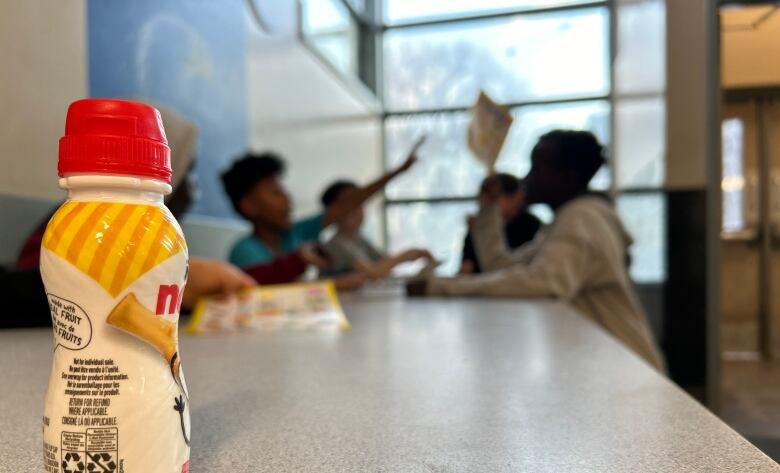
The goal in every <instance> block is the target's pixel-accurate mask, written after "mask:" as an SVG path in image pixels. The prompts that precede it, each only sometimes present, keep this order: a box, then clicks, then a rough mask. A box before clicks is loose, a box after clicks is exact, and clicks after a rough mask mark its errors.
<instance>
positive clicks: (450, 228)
mask: <svg viewBox="0 0 780 473" xmlns="http://www.w3.org/2000/svg"><path fill="white" fill-rule="evenodd" d="M476 211H477V204H476V202H444V203H436V202H418V203H410V204H400V205H399V204H396V205H393V204H391V205H389V206H388V207H387V234H388V239H389V245H388V250H389V251H390V252H398V251H403V250H405V249H408V248H412V247H418V248H428V249H430V250H431V253H433V256H434V257H435V258H436V259H437V260H438V261H441V262H442V265H441V266H440V267H439V268H438V271H439V272H440V273H442V274H455V273H457V271H458V268H460V263H461V253H462V250H463V240H464V239H465V238H466V219H467V218H468V216H469V215H472V214H474V213H476ZM416 269H419V267H407V268H406V271H407V272H410V273H411V272H415V271H414V270H416Z"/></svg>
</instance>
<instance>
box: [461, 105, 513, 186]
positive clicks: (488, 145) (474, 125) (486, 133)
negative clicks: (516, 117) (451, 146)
mask: <svg viewBox="0 0 780 473" xmlns="http://www.w3.org/2000/svg"><path fill="white" fill-rule="evenodd" d="M512 120H513V119H512V115H511V114H510V113H509V109H508V108H507V107H504V106H503V105H499V104H497V103H496V102H494V101H493V100H492V99H491V98H490V97H488V96H487V94H486V93H485V92H484V91H481V92H480V93H479V98H478V99H477V103H476V104H475V105H474V108H473V109H472V117H471V123H470V124H469V130H468V145H469V148H470V149H471V151H472V152H473V153H474V156H475V157H476V158H477V159H478V160H479V161H480V162H481V163H482V164H484V165H485V167H487V168H488V170H489V171H492V170H493V166H494V165H495V163H496V160H497V159H498V154H499V153H500V152H501V147H502V146H503V145H504V140H505V139H506V135H507V133H508V132H509V128H510V127H511V126H512Z"/></svg>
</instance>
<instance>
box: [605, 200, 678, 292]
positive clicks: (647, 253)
mask: <svg viewBox="0 0 780 473" xmlns="http://www.w3.org/2000/svg"><path fill="white" fill-rule="evenodd" d="M616 205H617V211H618V214H619V215H620V218H621V220H623V225H625V227H626V230H628V233H629V235H630V236H631V238H632V240H633V242H632V243H631V246H630V247H629V254H630V256H631V261H630V264H631V266H630V268H629V269H630V273H631V277H632V278H633V279H634V281H636V282H638V283H653V282H658V281H663V280H665V279H666V264H665V261H666V259H665V258H659V255H665V254H666V239H665V234H666V199H665V198H664V196H663V195H662V194H661V193H646V194H624V195H621V196H619V197H618V198H617V202H616Z"/></svg>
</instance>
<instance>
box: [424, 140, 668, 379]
mask: <svg viewBox="0 0 780 473" xmlns="http://www.w3.org/2000/svg"><path fill="white" fill-rule="evenodd" d="M603 163H604V157H603V148H602V146H601V145H600V144H599V143H598V141H597V140H596V138H595V137H594V136H593V135H592V134H591V133H588V132H583V131H564V130H556V131H553V132H550V133H548V134H546V135H544V136H542V137H541V138H540V139H539V142H538V143H537V145H536V146H535V148H534V150H533V153H532V168H531V171H530V172H529V174H528V176H527V177H526V185H527V189H526V196H527V198H528V200H529V203H543V204H547V205H549V206H550V207H552V209H553V210H554V211H555V219H554V221H553V223H552V224H551V225H550V226H549V227H548V228H545V229H543V230H542V231H540V232H539V234H537V238H536V239H534V240H533V241H532V242H530V243H528V244H527V245H524V246H522V247H520V248H519V249H518V250H516V251H514V252H513V251H510V250H509V249H508V247H507V245H506V243H505V241H504V237H503V234H502V233H503V232H502V231H501V218H500V215H499V211H498V209H497V207H496V205H495V203H494V201H495V195H494V194H495V193H494V192H493V193H490V192H489V193H487V194H486V196H485V197H484V198H483V201H482V205H481V209H480V213H479V215H478V217H477V219H476V222H475V225H474V228H475V232H474V240H475V247H476V252H477V257H478V259H479V262H480V265H481V266H482V267H483V268H484V270H485V271H486V273H485V274H481V275H474V276H463V277H459V278H454V279H446V278H432V279H429V280H428V281H425V282H424V283H410V285H409V292H410V294H411V295H418V294H423V293H424V294H428V295H452V296H494V297H528V298H532V297H546V298H556V299H559V300H563V301H566V302H569V303H570V304H572V306H574V307H575V308H576V309H578V310H579V312H580V313H581V314H582V315H584V316H585V317H588V318H590V319H591V320H593V321H594V322H596V323H597V324H599V325H601V326H602V327H603V328H604V329H605V330H607V331H608V332H609V333H611V334H612V335H613V336H614V337H615V338H617V339H618V340H620V341H621V342H622V343H623V344H625V345H626V346H627V347H628V348H630V349H631V350H633V351H634V352H635V353H636V354H637V355H639V356H640V357H641V358H643V359H644V360H645V361H647V362H648V363H649V364H651V365H652V366H654V367H655V368H656V369H658V370H659V371H662V372H663V371H664V362H663V358H662V356H661V354H660V352H659V350H658V348H657V346H656V343H655V341H654V339H653V335H652V332H651V331H650V327H649V324H648V322H647V318H646V316H645V314H644V311H643V310H642V308H641V306H640V304H639V300H638V298H637V295H636V292H635V289H634V285H633V282H632V281H631V279H630V277H629V275H628V252H627V250H628V247H629V246H630V245H631V243H632V240H631V237H630V236H629V235H628V233H627V232H626V230H625V228H624V227H623V224H622V223H621V221H620V218H619V217H618V216H617V213H616V212H615V209H614V208H613V206H612V204H611V203H610V202H609V201H608V200H607V199H606V198H605V197H602V196H598V195H594V194H592V193H589V192H588V190H587V186H588V183H589V182H590V180H591V178H592V177H593V175H594V174H595V173H596V171H597V170H598V169H599V168H600V167H601V165H602V164H603Z"/></svg>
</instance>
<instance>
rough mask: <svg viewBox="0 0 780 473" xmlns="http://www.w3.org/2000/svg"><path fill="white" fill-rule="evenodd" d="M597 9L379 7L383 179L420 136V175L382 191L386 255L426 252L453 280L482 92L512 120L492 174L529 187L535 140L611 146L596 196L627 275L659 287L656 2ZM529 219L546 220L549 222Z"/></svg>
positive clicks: (545, 3) (573, 4)
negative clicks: (575, 134)
mask: <svg viewBox="0 0 780 473" xmlns="http://www.w3.org/2000/svg"><path fill="white" fill-rule="evenodd" d="M599 3H600V2H593V1H585V0H430V1H419V0H384V1H383V2H382V4H383V11H382V18H383V21H384V23H385V29H384V32H383V34H382V42H381V45H382V46H381V56H382V61H381V63H382V70H381V71H380V77H381V80H380V81H379V83H381V84H382V89H381V90H379V91H378V92H379V94H380V95H381V96H382V98H383V101H384V108H385V120H384V132H385V133H384V150H385V164H386V166H388V167H393V166H396V165H397V164H399V163H400V161H401V160H402V159H404V157H405V154H406V153H407V152H408V150H409V147H410V146H411V145H412V144H413V143H414V142H415V141H416V140H417V138H418V137H419V136H421V135H423V134H425V135H427V136H428V141H427V142H426V144H425V145H424V147H423V148H422V149H421V150H420V162H419V163H418V165H417V166H415V168H414V169H413V170H412V171H411V172H409V173H408V174H407V175H404V176H403V177H402V178H400V179H398V180H396V181H394V182H392V183H391V184H390V186H388V188H387V189H386V193H385V196H386V204H385V205H386V214H385V216H386V236H387V245H388V248H389V249H391V250H398V249H402V248H404V247H406V246H419V245H424V246H427V247H429V248H431V249H432V251H433V252H434V254H435V255H436V256H437V257H438V258H440V259H442V260H443V261H444V264H443V265H442V266H441V267H440V271H439V272H440V273H442V274H453V273H454V272H455V271H456V270H457V268H458V266H459V264H460V252H461V245H462V240H463V237H464V234H465V231H466V225H465V222H464V220H465V217H466V215H468V214H469V213H471V212H474V211H476V210H477V204H476V202H475V198H474V197H475V195H476V193H477V191H478V188H479V184H480V182H481V180H482V179H483V178H484V175H485V170H484V168H483V167H482V166H481V165H480V164H479V163H477V162H476V161H475V160H474V159H473V157H472V156H471V153H470V151H469V149H468V146H467V144H466V130H467V127H468V124H469V121H470V113H469V109H470V107H471V106H472V105H473V103H474V102H475V101H476V98H477V96H478V94H479V91H480V90H485V92H487V93H488V95H490V96H491V97H492V98H493V99H495V100H496V101H498V102H500V103H503V104H505V105H507V106H508V107H509V108H510V110H511V113H512V114H513V116H514V123H513V125H512V128H511V130H510V132H509V135H508V137H507V139H506V142H505V143H504V147H503V149H502V151H501V155H500V156H499V158H498V161H497V163H496V168H497V170H499V171H503V172H510V173H512V174H515V175H518V176H524V175H525V174H526V173H527V171H528V169H529V168H530V153H531V149H532V147H533V146H534V144H535V143H536V141H537V140H538V138H539V136H541V135H542V134H544V133H545V132H547V131H550V130H552V129H555V128H575V129H586V130H590V131H592V132H593V133H594V134H595V135H596V136H597V137H598V138H599V140H600V141H601V142H602V143H603V144H605V145H607V147H608V149H609V150H610V158H611V159H610V162H609V165H608V166H605V167H604V168H603V169H602V170H601V171H600V172H599V173H598V174H597V175H596V177H594V179H593V181H592V182H591V187H592V188H594V189H601V190H611V191H614V192H616V193H617V198H616V206H617V210H618V212H619V213H620V215H621V216H622V217H623V219H624V221H625V225H626V227H627V229H628V231H629V232H630V233H631V234H632V235H633V238H634V240H635V243H634V245H633V246H632V249H631V255H632V260H633V264H632V267H631V274H632V275H633V276H634V277H635V278H636V279H637V280H638V281H639V282H643V283H657V282H661V281H663V279H664V278H665V277H666V269H665V268H666V266H665V263H664V261H665V252H666V248H665V230H664V225H665V222H666V203H665V198H664V196H663V191H662V189H661V187H662V184H663V178H664V173H665V167H664V157H665V148H666V139H665V129H666V124H665V99H664V89H665V83H664V77H665V56H664V54H665V44H664V38H665V10H664V1H663V0H620V1H617V2H607V1H604V2H601V3H600V4H599ZM613 19H614V23H615V24H614V28H612V25H611V24H610V23H611V20H613ZM613 33H614V35H615V36H614V38H612V37H611V35H612V34H613ZM610 45H614V46H615V47H616V49H615V51H614V53H615V61H614V64H611V63H610V57H611V56H610ZM613 173H614V174H615V175H614V176H613ZM532 211H533V212H535V213H540V212H541V213H542V214H544V217H545V219H546V220H549V219H550V218H551V215H550V212H549V209H546V208H534V209H532Z"/></svg>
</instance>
